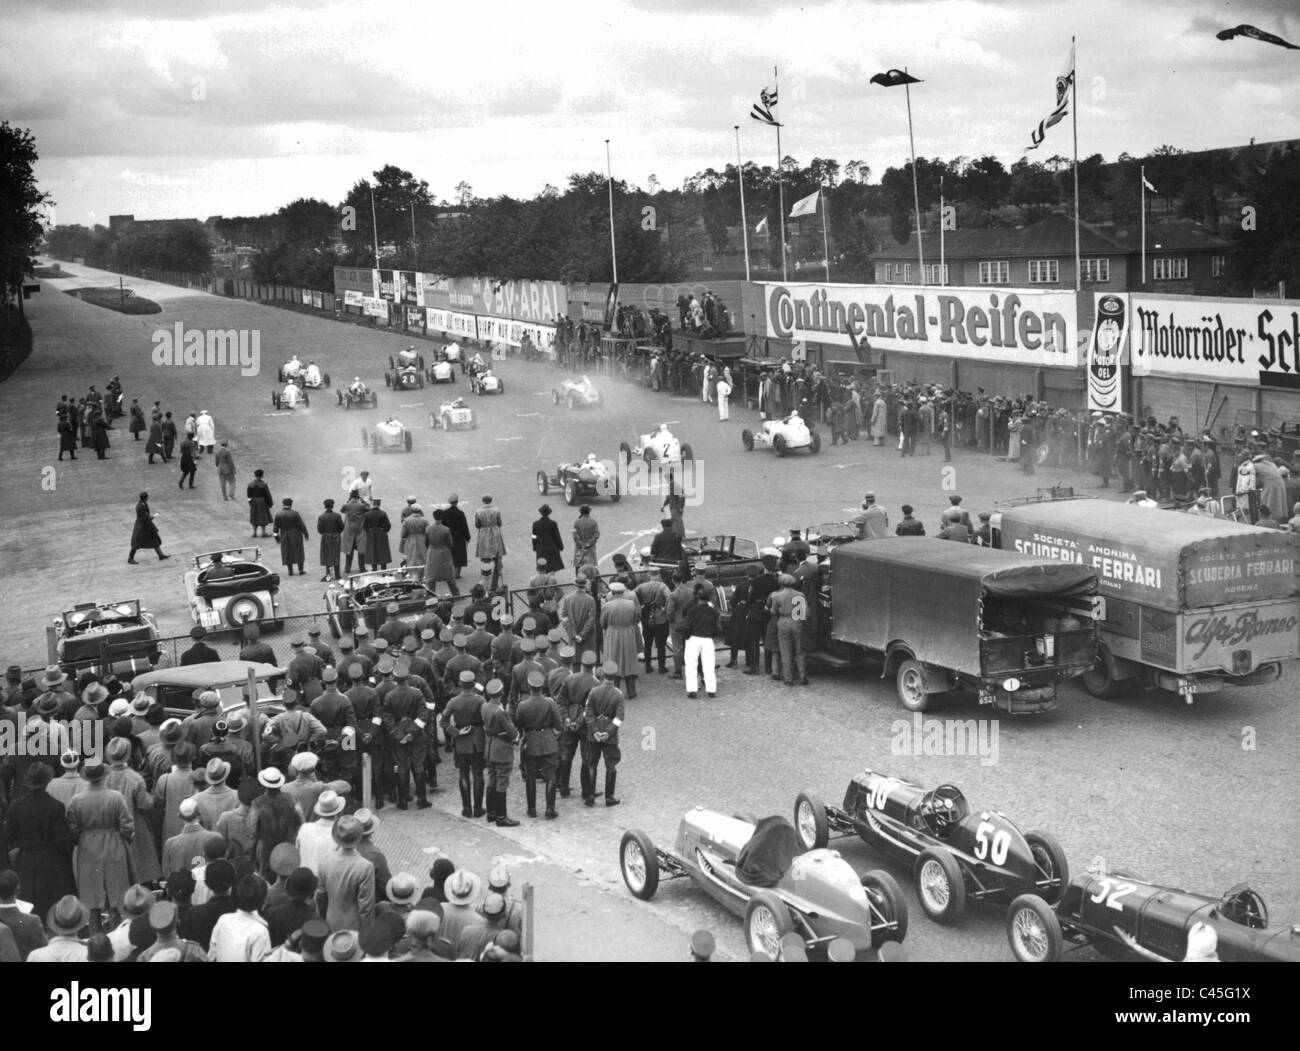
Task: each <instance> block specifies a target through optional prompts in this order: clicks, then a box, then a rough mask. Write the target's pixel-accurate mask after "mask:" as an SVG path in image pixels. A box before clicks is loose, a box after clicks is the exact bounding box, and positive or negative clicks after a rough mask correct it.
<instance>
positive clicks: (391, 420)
mask: <svg viewBox="0 0 1300 1051" xmlns="http://www.w3.org/2000/svg"><path fill="white" fill-rule="evenodd" d="M411 444H412V439H411V432H410V431H408V430H407V429H406V427H405V426H404V425H403V423H402V421H401V420H399V419H398V418H397V417H396V416H390V417H388V419H386V420H385V421H384V422H383V423H377V424H375V425H374V427H362V428H361V448H363V449H369V450H370V451H371V452H372V453H377V452H379V450H380V449H398V450H401V449H405V450H406V451H407V452H408V453H409V452H410V451H411Z"/></svg>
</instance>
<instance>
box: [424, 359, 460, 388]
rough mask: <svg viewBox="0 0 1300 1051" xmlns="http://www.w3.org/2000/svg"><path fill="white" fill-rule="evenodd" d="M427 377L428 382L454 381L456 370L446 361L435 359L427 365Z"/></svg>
mask: <svg viewBox="0 0 1300 1051" xmlns="http://www.w3.org/2000/svg"><path fill="white" fill-rule="evenodd" d="M427 375H428V377H429V382H430V383H455V382H456V370H455V369H454V368H452V367H451V363H450V362H447V361H435V362H434V363H433V364H432V365H430V366H429V371H428V374H427Z"/></svg>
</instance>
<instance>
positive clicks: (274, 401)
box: [271, 391, 280, 409]
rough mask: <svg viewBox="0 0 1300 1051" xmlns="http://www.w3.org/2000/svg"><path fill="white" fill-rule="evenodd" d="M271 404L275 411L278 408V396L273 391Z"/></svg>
mask: <svg viewBox="0 0 1300 1051" xmlns="http://www.w3.org/2000/svg"><path fill="white" fill-rule="evenodd" d="M271 404H272V406H274V407H275V408H277V409H278V408H279V407H280V395H279V394H277V393H275V392H274V391H272V392H271Z"/></svg>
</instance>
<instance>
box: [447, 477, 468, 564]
mask: <svg viewBox="0 0 1300 1051" xmlns="http://www.w3.org/2000/svg"><path fill="white" fill-rule="evenodd" d="M447 503H448V504H449V505H450V506H449V507H447V508H445V509H444V510H443V512H442V523H443V525H445V526H446V527H447V528H448V529H450V530H451V560H452V562H454V563H455V565H456V578H457V579H459V578H460V571H461V570H462V569H464V568H465V567H466V566H467V565H469V521H468V520H467V519H466V518H465V512H464V511H462V510H461V509H460V497H459V496H457V495H456V494H455V493H452V494H451V496H449V497H447Z"/></svg>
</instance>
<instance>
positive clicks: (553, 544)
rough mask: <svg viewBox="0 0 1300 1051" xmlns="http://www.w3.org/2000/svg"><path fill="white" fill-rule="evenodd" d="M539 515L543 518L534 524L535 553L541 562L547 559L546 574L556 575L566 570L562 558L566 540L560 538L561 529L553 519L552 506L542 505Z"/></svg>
mask: <svg viewBox="0 0 1300 1051" xmlns="http://www.w3.org/2000/svg"><path fill="white" fill-rule="evenodd" d="M537 513H538V514H539V515H541V516H542V517H541V518H539V519H538V520H537V521H536V522H534V523H533V553H534V554H535V555H536V556H537V558H538V560H539V561H540V560H541V559H543V558H544V559H546V572H548V573H555V572H557V571H558V570H561V569H563V568H564V560H563V559H562V558H560V552H561V551H563V550H564V538H563V537H561V536H560V527H559V526H557V525H556V524H555V520H554V519H553V518H551V505H550V504H542V506H541V507H539V508H538V509H537Z"/></svg>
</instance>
